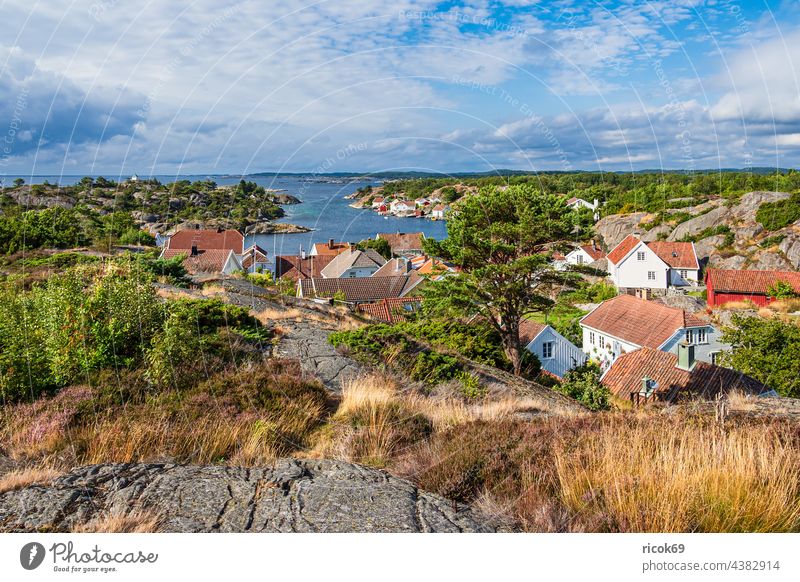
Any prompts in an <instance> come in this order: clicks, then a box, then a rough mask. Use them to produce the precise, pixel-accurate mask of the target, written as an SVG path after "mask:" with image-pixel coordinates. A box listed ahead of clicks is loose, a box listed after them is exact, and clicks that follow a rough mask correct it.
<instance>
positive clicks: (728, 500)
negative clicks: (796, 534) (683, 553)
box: [389, 411, 800, 532]
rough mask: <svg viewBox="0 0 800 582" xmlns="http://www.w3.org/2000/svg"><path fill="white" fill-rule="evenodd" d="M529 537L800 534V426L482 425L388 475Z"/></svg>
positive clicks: (740, 421)
mask: <svg viewBox="0 0 800 582" xmlns="http://www.w3.org/2000/svg"><path fill="white" fill-rule="evenodd" d="M389 466H390V468H391V470H393V471H394V472H396V473H398V474H400V475H402V476H405V477H407V478H409V479H411V480H413V481H415V482H416V483H418V484H419V485H420V486H421V487H422V488H423V489H426V490H429V491H434V492H437V493H439V494H441V495H444V496H446V497H448V498H451V499H454V500H457V501H462V502H468V503H476V502H479V503H480V504H481V506H482V507H485V508H486V509H487V510H488V511H489V512H490V513H491V514H492V515H493V516H499V517H500V518H501V520H507V519H509V518H512V519H513V522H514V524H515V525H516V526H517V527H520V528H522V529H524V530H526V531H621V532H631V531H642V532H682V531H683V532H686V531H692V532H694V531H697V532H743V531H753V532H762V531H773V532H781V531H798V530H800V427H798V424H797V423H794V424H792V423H791V422H785V421H775V420H770V422H768V423H765V422H763V421H757V420H755V419H752V418H747V417H743V416H739V417H735V418H734V417H729V418H728V420H727V421H726V423H725V427H724V429H723V428H722V427H720V426H719V425H717V424H716V423H715V422H714V421H713V417H711V418H710V417H708V416H707V415H706V416H701V415H696V416H689V415H686V414H681V413H673V414H671V415H663V414H660V413H657V412H654V411H648V412H641V413H635V414H634V413H605V414H596V415H588V416H580V417H566V418H554V417H549V418H540V419H534V420H532V421H530V422H520V421H515V420H509V419H506V420H499V421H492V422H484V421H477V422H471V423H467V424H464V425H461V426H457V427H455V428H453V429H451V430H449V431H444V432H442V433H438V434H434V435H432V436H431V437H430V438H429V439H427V440H425V441H424V442H420V443H417V444H416V445H415V446H414V447H412V448H410V449H408V450H407V451H405V452H404V453H403V454H401V455H399V456H397V457H396V458H395V459H394V460H393V461H392V463H391V464H390V465H389Z"/></svg>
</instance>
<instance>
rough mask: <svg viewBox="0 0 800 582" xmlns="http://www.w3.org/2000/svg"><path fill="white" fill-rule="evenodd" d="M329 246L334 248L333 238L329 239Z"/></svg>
mask: <svg viewBox="0 0 800 582" xmlns="http://www.w3.org/2000/svg"><path fill="white" fill-rule="evenodd" d="M328 248H329V249H331V250H333V239H332V238H331V239H328Z"/></svg>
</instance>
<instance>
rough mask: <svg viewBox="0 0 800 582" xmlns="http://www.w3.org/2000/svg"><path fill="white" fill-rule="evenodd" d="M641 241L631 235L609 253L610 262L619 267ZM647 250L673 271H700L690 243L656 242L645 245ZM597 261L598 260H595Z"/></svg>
mask: <svg viewBox="0 0 800 582" xmlns="http://www.w3.org/2000/svg"><path fill="white" fill-rule="evenodd" d="M640 242H642V241H641V239H639V238H638V237H637V236H634V235H632V234H629V235H628V236H626V237H625V238H624V239H623V240H622V242H620V243H619V244H618V245H617V246H615V247H614V248H613V249H612V250H611V252H610V253H608V260H609V261H610V262H611V263H613V264H615V265H618V264H619V263H620V261H622V259H624V258H625V257H627V256H628V253H630V252H631V251H632V250H633V249H634V248H635V247H636V245H638V244H639V243H640ZM645 244H646V245H647V248H649V249H650V250H652V251H653V252H654V253H655V254H656V255H657V256H658V258H659V259H661V260H662V261H664V262H665V263H666V264H667V265H669V266H670V267H672V268H673V269H699V268H700V265H699V263H698V262H697V254H696V253H695V250H694V244H693V243H690V242H668V241H654V242H648V243H645ZM595 260H597V259H595Z"/></svg>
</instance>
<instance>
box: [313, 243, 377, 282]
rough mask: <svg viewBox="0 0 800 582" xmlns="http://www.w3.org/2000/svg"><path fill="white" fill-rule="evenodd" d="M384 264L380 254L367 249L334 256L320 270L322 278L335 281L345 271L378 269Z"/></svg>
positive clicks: (347, 251)
mask: <svg viewBox="0 0 800 582" xmlns="http://www.w3.org/2000/svg"><path fill="white" fill-rule="evenodd" d="M385 262H386V259H384V258H383V257H382V256H381V255H380V253H378V252H377V251H375V250H374V249H367V250H366V251H360V250H358V249H356V250H352V251H351V250H346V251H344V252H342V253H339V254H338V255H336V258H334V259H333V260H332V261H331V262H330V263H328V264H327V266H326V267H325V268H324V269H322V272H321V274H322V276H323V277H325V278H326V279H335V278H338V277H341V276H342V273H344V272H345V271H347V269H352V268H365V267H374V268H375V269H379V268H380V267H382V266H383V264H384V263H385Z"/></svg>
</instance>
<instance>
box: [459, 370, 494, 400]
mask: <svg viewBox="0 0 800 582" xmlns="http://www.w3.org/2000/svg"><path fill="white" fill-rule="evenodd" d="M458 380H459V382H461V393H462V394H463V395H464V397H465V398H467V399H468V400H479V399H481V398H484V397H485V396H486V395H487V394H488V392H489V391H488V389H487V388H486V386H484V385H483V384H481V381H480V380H479V379H478V377H477V376H475V375H474V374H470V373H469V372H461V373H460V374H459V375H458Z"/></svg>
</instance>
